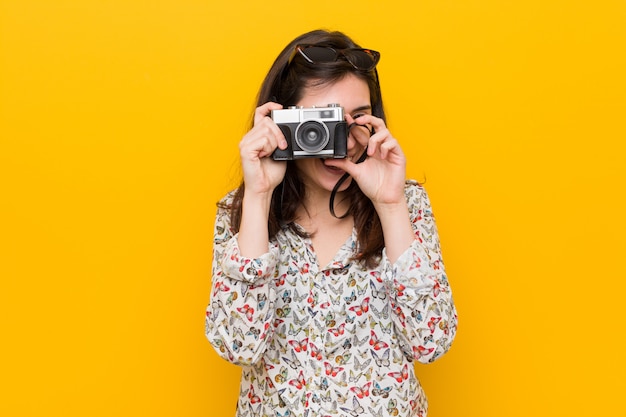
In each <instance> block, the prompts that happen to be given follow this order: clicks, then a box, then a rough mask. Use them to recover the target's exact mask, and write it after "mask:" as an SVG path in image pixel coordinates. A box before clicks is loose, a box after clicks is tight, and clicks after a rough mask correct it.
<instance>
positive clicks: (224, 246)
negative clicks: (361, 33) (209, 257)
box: [206, 30, 457, 417]
mask: <svg viewBox="0 0 626 417" xmlns="http://www.w3.org/2000/svg"><path fill="white" fill-rule="evenodd" d="M379 56H380V55H379V54H378V52H376V51H373V50H368V49H362V48H360V47H359V46H358V45H356V44H355V43H354V42H353V41H352V40H351V39H350V38H348V37H347V36H346V35H344V34H343V33H340V32H327V31H321V30H319V31H313V32H309V33H306V34H303V35H301V36H299V37H298V38H296V39H294V40H293V41H292V42H291V43H290V44H289V45H287V47H286V48H285V49H284V50H283V51H282V52H281V53H280V55H279V56H278V58H277V59H276V61H275V62H274V64H273V66H272V68H271V69H270V71H269V73H268V75H267V77H266V78H265V80H264V82H263V85H262V86H261V90H260V93H259V97H258V104H257V105H258V107H257V108H256V110H255V112H254V120H253V124H252V127H251V129H250V131H249V132H248V133H247V134H246V135H245V136H244V137H243V139H242V140H241V142H240V144H239V149H240V156H241V165H242V169H243V182H242V184H241V186H240V187H239V188H238V189H237V190H235V191H233V192H231V193H229V194H228V195H227V196H225V197H224V199H223V200H222V201H220V203H219V204H218V213H217V218H216V222H215V237H214V253H213V290H212V294H211V301H210V305H209V306H208V308H207V319H206V335H207V338H208V339H209V341H210V342H211V344H212V345H213V347H214V348H215V349H216V351H217V353H218V354H219V355H220V356H222V357H223V358H224V359H226V360H228V361H230V362H232V363H234V364H237V365H239V366H241V367H242V370H243V372H242V379H241V390H240V396H239V402H238V404H237V416H238V417H244V416H281V417H282V416H302V417H304V416H311V417H312V416H344V415H346V416H358V415H371V416H396V415H401V416H425V415H426V412H427V401H426V397H425V395H424V392H423V390H422V388H421V386H420V383H419V381H418V379H417V377H416V376H415V372H414V367H413V361H415V360H417V361H419V362H422V363H428V362H432V361H434V360H435V359H436V358H438V357H439V356H441V355H442V354H444V353H445V352H446V351H447V350H448V349H449V348H450V345H451V343H452V341H453V339H454V336H455V333H456V326H457V317H456V310H455V307H454V303H453V300H452V295H451V292H450V286H449V284H448V280H447V277H446V274H445V270H444V265H443V263H442V258H441V250H440V246H439V238H438V235H437V230H436V226H435V222H434V219H433V214H432V211H431V206H430V202H429V199H428V196H427V194H426V192H425V190H424V189H423V188H422V187H421V186H420V185H419V184H418V183H416V182H415V181H412V180H406V178H405V166H406V158H405V155H404V153H403V152H402V149H401V147H400V145H399V143H398V141H397V140H396V139H395V138H394V137H393V136H392V135H391V133H390V132H389V130H388V129H387V127H386V125H385V115H384V111H383V103H382V97H381V91H380V84H379V81H378V73H377V71H376V64H377V63H378V60H379ZM330 104H333V105H337V106H340V107H341V108H342V109H343V112H344V117H345V122H346V124H347V126H349V127H348V132H349V134H348V137H347V144H346V149H347V157H346V158H337V159H335V158H326V157H306V158H304V157H303V158H295V159H293V160H289V161H278V160H275V158H273V157H272V154H273V153H274V152H275V151H276V150H279V151H280V150H285V149H287V148H288V147H289V146H291V143H290V141H292V140H293V138H292V137H285V135H284V134H283V131H282V130H281V129H280V127H279V126H278V125H277V123H276V122H275V121H274V120H273V119H272V117H271V116H272V111H273V110H280V109H283V108H287V107H289V106H298V107H300V106H301V107H303V108H312V107H317V108H319V107H326V106H328V105H330Z"/></svg>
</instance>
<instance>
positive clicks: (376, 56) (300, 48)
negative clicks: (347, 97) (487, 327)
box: [287, 44, 380, 71]
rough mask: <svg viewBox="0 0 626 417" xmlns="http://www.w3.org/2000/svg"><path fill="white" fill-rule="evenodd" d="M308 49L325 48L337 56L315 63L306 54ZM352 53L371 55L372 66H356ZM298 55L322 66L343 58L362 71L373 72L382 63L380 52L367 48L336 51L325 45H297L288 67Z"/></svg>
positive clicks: (315, 62)
mask: <svg viewBox="0 0 626 417" xmlns="http://www.w3.org/2000/svg"><path fill="white" fill-rule="evenodd" d="M308 48H323V49H327V50H329V51H332V52H333V53H334V54H335V57H334V58H333V59H332V60H328V61H327V60H325V61H315V60H313V59H312V58H311V57H309V56H308V55H307V54H306V52H305V50H306V49H308ZM350 52H364V53H365V54H367V55H369V56H370V57H371V58H372V64H371V65H370V66H367V67H362V66H359V65H357V64H355V63H354V62H353V61H352V60H351V56H350ZM296 53H299V54H300V55H301V56H302V57H303V58H304V59H305V60H306V61H307V62H308V63H310V64H322V63H329V62H335V61H337V60H338V59H339V58H340V57H343V58H344V59H345V60H346V61H347V62H348V63H349V64H350V65H352V66H353V67H354V68H355V69H357V70H360V71H371V70H373V69H374V68H376V65H378V61H380V52H378V51H375V50H373V49H367V48H345V49H335V48H333V47H330V46H323V45H316V44H299V45H296V47H295V48H294V51H293V53H292V55H291V57H290V58H289V62H288V64H287V65H289V64H291V61H292V60H293V59H294V57H295V56H296Z"/></svg>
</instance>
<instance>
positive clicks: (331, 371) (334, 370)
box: [300, 362, 343, 377]
mask: <svg viewBox="0 0 626 417" xmlns="http://www.w3.org/2000/svg"><path fill="white" fill-rule="evenodd" d="M324 368H326V375H330V376H332V377H336V376H337V374H338V373H339V372H341V371H343V368H342V367H340V366H332V365H331V364H330V363H329V362H324ZM300 372H302V371H300Z"/></svg>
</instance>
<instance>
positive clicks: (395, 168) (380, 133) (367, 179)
mask: <svg viewBox="0 0 626 417" xmlns="http://www.w3.org/2000/svg"><path fill="white" fill-rule="evenodd" d="M356 122H357V124H359V125H362V126H364V125H368V126H371V127H372V128H373V129H374V132H376V133H374V135H372V136H371V137H369V138H360V139H359V140H360V142H365V141H366V140H367V143H357V144H355V147H356V148H360V149H361V150H359V151H358V152H357V154H356V155H354V156H352V155H351V156H352V158H353V159H354V160H355V161H356V159H357V158H358V157H359V156H360V155H361V153H362V152H363V150H362V149H364V147H365V146H367V158H366V159H365V161H363V162H361V163H360V164H356V163H354V162H353V161H352V160H350V159H349V158H346V159H326V160H325V164H326V165H329V166H334V167H337V168H340V169H343V170H344V171H346V172H347V173H348V174H350V176H351V177H352V178H353V179H354V181H356V182H357V184H359V187H360V188H361V190H362V191H363V193H364V194H365V195H366V196H367V197H368V198H369V199H370V200H372V202H373V203H374V205H389V204H398V203H403V202H404V199H405V197H404V183H405V180H406V158H405V156H404V152H402V149H401V148H400V144H399V143H398V141H397V140H396V139H395V138H394V137H393V136H392V135H391V132H389V130H388V129H387V126H386V125H385V122H384V121H383V120H382V119H380V118H378V117H375V116H373V115H370V114H365V115H362V116H360V117H359V118H358V119H357V120H356ZM353 129H364V127H363V128H360V127H358V126H357V127H353ZM352 136H353V137H357V138H358V137H359V136H365V135H352ZM348 140H354V139H348ZM349 148H350V146H349ZM348 153H352V150H349V151H348Z"/></svg>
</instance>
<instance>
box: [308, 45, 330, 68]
mask: <svg viewBox="0 0 626 417" xmlns="http://www.w3.org/2000/svg"><path fill="white" fill-rule="evenodd" d="M300 52H301V53H302V54H303V55H305V56H306V58H308V59H309V61H310V62H312V63H314V64H319V63H322V62H333V61H334V60H335V59H337V52H335V51H334V50H333V49H331V48H325V47H320V46H310V47H308V48H304V49H300Z"/></svg>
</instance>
